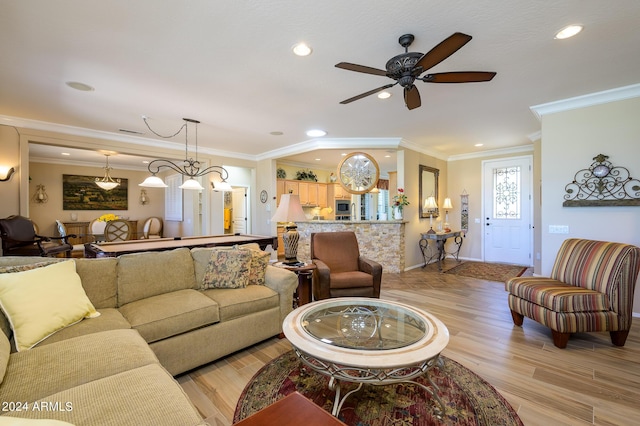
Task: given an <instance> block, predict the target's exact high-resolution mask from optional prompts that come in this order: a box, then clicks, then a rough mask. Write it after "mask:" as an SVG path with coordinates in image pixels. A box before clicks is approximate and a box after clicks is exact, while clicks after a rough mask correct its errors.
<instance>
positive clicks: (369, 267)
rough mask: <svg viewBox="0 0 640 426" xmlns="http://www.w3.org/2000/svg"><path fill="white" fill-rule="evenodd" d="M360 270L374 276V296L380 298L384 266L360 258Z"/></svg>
mask: <svg viewBox="0 0 640 426" xmlns="http://www.w3.org/2000/svg"><path fill="white" fill-rule="evenodd" d="M358 268H359V269H360V270H361V271H362V272H366V273H367V274H369V275H371V276H373V295H374V297H380V285H381V283H382V265H381V264H379V263H378V262H376V261H373V260H371V259H367V258H366V257H362V256H359V257H358Z"/></svg>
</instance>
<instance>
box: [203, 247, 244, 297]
mask: <svg viewBox="0 0 640 426" xmlns="http://www.w3.org/2000/svg"><path fill="white" fill-rule="evenodd" d="M250 268H251V253H250V251H249V250H213V251H212V252H211V258H210V259H209V264H208V265H207V270H206V271H205V273H204V278H203V280H202V285H201V286H200V288H201V289H202V290H205V289H208V288H244V287H246V286H247V285H248V284H249V269H250Z"/></svg>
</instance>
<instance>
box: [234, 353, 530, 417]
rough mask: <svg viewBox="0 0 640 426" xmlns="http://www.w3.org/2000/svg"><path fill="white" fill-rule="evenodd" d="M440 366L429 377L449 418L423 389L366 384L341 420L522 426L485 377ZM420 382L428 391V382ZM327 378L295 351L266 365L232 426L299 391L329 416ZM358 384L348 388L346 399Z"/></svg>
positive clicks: (458, 367) (252, 383)
mask: <svg viewBox="0 0 640 426" xmlns="http://www.w3.org/2000/svg"><path fill="white" fill-rule="evenodd" d="M441 358H442V359H443V364H442V366H441V367H438V366H436V367H433V368H432V369H431V370H430V371H429V375H430V377H431V379H432V380H433V382H434V383H435V384H436V385H437V386H438V387H439V388H440V393H439V395H440V398H441V399H442V401H443V402H444V404H445V415H444V417H443V419H442V420H439V419H438V418H437V417H436V415H435V408H436V407H438V405H437V403H436V401H434V400H433V399H432V398H431V397H430V396H428V395H427V393H426V392H425V391H424V389H422V388H420V387H419V386H417V385H414V384H411V383H400V384H393V385H386V386H374V385H365V386H364V387H363V388H362V389H361V390H360V391H358V392H356V393H354V394H352V395H350V396H349V397H348V398H347V400H346V402H345V403H344V405H343V407H342V410H341V411H340V413H339V415H338V418H339V419H340V420H342V421H343V422H345V423H346V424H347V425H350V426H392V425H393V426H426V425H440V424H443V425H445V424H446V425H522V421H521V420H520V418H519V417H518V415H517V414H516V413H515V411H514V410H513V408H512V407H511V406H510V405H509V403H508V402H507V401H506V400H505V399H504V398H503V397H502V396H501V395H500V394H499V393H498V392H497V391H496V390H495V389H494V388H493V387H492V386H491V385H490V384H488V383H487V382H486V381H484V380H483V379H482V378H481V377H479V376H478V375H476V374H475V373H473V372H472V371H470V370H469V369H467V368H465V367H463V366H462V365H460V364H458V363H457V362H455V361H453V360H450V359H448V358H446V357H441ZM416 381H418V382H420V383H423V384H425V385H427V386H429V382H428V381H427V380H426V379H425V378H424V377H419V378H418V379H416ZM328 383H329V379H328V378H327V377H326V376H324V375H322V374H320V373H316V372H314V371H313V370H311V369H310V368H308V367H306V366H304V365H303V364H302V362H301V361H300V360H299V359H298V357H297V356H296V355H295V353H294V352H293V351H290V352H287V353H285V354H283V355H281V356H279V357H278V358H276V359H274V360H273V361H271V362H270V363H269V364H267V365H265V366H264V367H263V368H262V369H261V370H260V371H259V372H258V373H257V374H256V375H255V376H254V377H253V379H251V381H250V382H249V384H248V385H247V386H246V387H245V389H244V390H243V391H242V395H241V396H240V400H239V401H238V405H237V406H236V411H235V414H234V418H233V422H234V423H236V422H238V421H240V420H242V419H244V418H246V417H249V416H250V415H252V414H254V413H256V412H257V411H259V410H261V409H263V408H265V407H267V406H269V405H271V404H273V403H274V402H276V401H277V400H279V399H281V398H283V397H284V396H286V395H288V394H290V393H292V392H294V391H298V392H300V393H301V394H303V395H304V396H305V397H307V398H309V399H310V400H311V401H313V402H314V403H315V404H316V405H318V406H320V407H322V408H324V409H325V410H326V411H328V412H331V407H332V406H333V398H334V393H333V392H332V391H330V390H329V388H328ZM354 387H355V385H353V384H349V383H346V384H344V385H343V386H342V394H343V395H344V394H346V392H348V391H349V390H350V389H353V388H354Z"/></svg>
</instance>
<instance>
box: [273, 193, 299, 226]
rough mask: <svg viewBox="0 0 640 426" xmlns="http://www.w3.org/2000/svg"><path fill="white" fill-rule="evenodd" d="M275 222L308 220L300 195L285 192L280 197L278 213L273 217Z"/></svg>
mask: <svg viewBox="0 0 640 426" xmlns="http://www.w3.org/2000/svg"><path fill="white" fill-rule="evenodd" d="M271 220H272V221H275V222H296V221H300V220H307V216H306V215H305V214H304V210H302V205H301V204H300V197H299V196H298V195H295V194H283V195H282V196H281V197H280V204H279V205H278V209H277V210H276V213H275V214H274V215H273V217H272V218H271Z"/></svg>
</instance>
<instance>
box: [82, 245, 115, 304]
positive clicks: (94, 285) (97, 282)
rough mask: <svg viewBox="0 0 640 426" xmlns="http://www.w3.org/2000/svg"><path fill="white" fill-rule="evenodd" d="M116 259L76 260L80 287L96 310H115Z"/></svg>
mask: <svg viewBox="0 0 640 426" xmlns="http://www.w3.org/2000/svg"><path fill="white" fill-rule="evenodd" d="M117 267H118V259H116V258H113V257H109V258H103V259H76V271H77V272H78V275H80V279H81V280H82V287H84V291H85V292H86V293H87V296H88V297H89V300H91V303H93V306H95V307H96V309H104V308H115V307H116V306H117V303H118V270H117Z"/></svg>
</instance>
